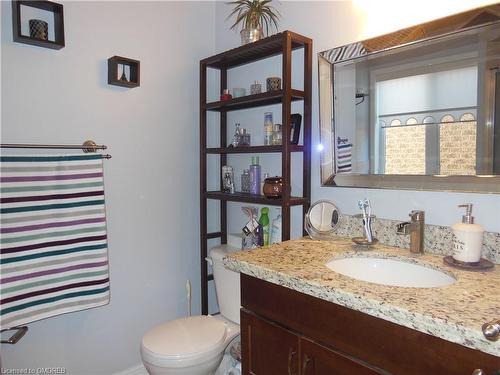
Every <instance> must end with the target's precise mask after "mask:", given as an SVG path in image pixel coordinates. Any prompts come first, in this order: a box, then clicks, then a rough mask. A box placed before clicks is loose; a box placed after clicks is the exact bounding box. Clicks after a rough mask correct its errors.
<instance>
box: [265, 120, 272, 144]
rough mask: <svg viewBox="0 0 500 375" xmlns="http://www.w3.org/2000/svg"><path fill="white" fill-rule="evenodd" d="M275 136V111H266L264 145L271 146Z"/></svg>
mask: <svg viewBox="0 0 500 375" xmlns="http://www.w3.org/2000/svg"><path fill="white" fill-rule="evenodd" d="M272 137H273V113H272V112H266V113H264V146H271V144H272Z"/></svg>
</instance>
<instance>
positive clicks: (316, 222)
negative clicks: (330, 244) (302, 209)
mask: <svg viewBox="0 0 500 375" xmlns="http://www.w3.org/2000/svg"><path fill="white" fill-rule="evenodd" d="M339 217H340V211H339V209H338V208H337V206H335V205H334V204H333V202H332V201H329V200H319V201H317V202H314V203H313V204H312V205H311V207H310V208H309V211H307V214H306V217H305V229H306V231H307V233H308V234H309V237H311V238H312V239H321V238H325V237H328V236H331V235H332V233H333V231H334V230H335V228H336V227H337V226H338V224H339Z"/></svg>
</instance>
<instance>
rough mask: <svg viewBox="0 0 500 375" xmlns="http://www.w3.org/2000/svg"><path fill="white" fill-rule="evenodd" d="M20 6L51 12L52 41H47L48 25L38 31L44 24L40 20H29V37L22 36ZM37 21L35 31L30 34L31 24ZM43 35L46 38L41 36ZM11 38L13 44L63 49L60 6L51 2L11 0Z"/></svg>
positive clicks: (62, 23)
mask: <svg viewBox="0 0 500 375" xmlns="http://www.w3.org/2000/svg"><path fill="white" fill-rule="evenodd" d="M21 5H22V6H26V7H31V8H36V9H40V10H44V11H47V12H51V13H53V15H54V40H48V26H49V25H48V24H46V26H45V27H44V28H43V27H42V29H43V31H40V30H39V29H38V27H40V26H41V25H42V24H41V23H45V22H44V21H41V20H30V22H29V23H30V25H29V29H30V35H23V34H22V33H21V22H22V21H21V20H22V17H21V16H22V14H21ZM31 21H38V23H37V31H38V32H36V33H34V34H32V22H31ZM43 33H45V35H46V37H45V38H43V37H42V35H43ZM12 37H13V40H14V42H18V43H26V44H31V45H33V46H38V47H44V48H51V49H61V48H63V47H64V17H63V6H62V4H57V3H53V2H52V1H26V0H13V1H12Z"/></svg>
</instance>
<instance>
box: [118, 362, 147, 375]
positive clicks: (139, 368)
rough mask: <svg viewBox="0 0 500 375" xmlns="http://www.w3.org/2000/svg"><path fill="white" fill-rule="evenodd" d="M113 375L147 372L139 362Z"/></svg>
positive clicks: (140, 374)
mask: <svg viewBox="0 0 500 375" xmlns="http://www.w3.org/2000/svg"><path fill="white" fill-rule="evenodd" d="M114 375H148V372H147V371H146V369H145V368H144V366H143V365H142V363H141V364H140V365H137V366H134V367H129V368H128V369H125V370H123V371H120V372H117V373H115V374H114Z"/></svg>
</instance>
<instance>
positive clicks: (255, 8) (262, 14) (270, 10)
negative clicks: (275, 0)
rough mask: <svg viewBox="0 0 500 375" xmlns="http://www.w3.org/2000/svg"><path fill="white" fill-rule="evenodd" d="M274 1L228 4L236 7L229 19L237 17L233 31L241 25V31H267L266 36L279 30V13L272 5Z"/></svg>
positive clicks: (246, 0)
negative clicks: (274, 30) (271, 31)
mask: <svg viewBox="0 0 500 375" xmlns="http://www.w3.org/2000/svg"><path fill="white" fill-rule="evenodd" d="M271 2H272V0H235V1H230V2H228V3H227V4H229V5H234V9H233V11H232V12H231V14H229V16H227V19H229V18H231V17H232V16H234V15H236V21H235V22H234V24H233V26H231V30H233V29H235V28H237V27H238V25H241V29H242V30H243V29H259V28H262V29H263V30H264V29H265V31H266V35H269V30H270V29H271V28H273V27H274V28H275V29H276V30H278V20H279V16H280V14H279V11H278V10H277V9H276V8H275V7H273V6H272V5H271V4H270V3H271Z"/></svg>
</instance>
